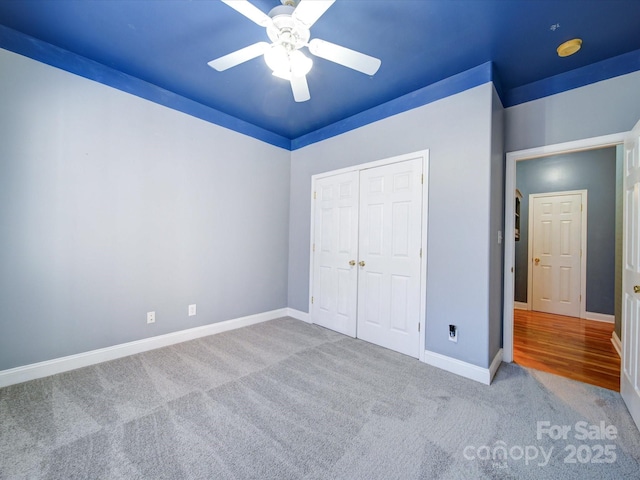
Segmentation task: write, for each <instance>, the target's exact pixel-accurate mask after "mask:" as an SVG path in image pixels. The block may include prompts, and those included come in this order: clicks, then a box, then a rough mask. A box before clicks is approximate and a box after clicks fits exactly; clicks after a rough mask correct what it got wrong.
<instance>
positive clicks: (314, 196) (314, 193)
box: [313, 192, 316, 200]
mask: <svg viewBox="0 0 640 480" xmlns="http://www.w3.org/2000/svg"><path fill="white" fill-rule="evenodd" d="M313 199H314V200H315V199H316V192H313Z"/></svg>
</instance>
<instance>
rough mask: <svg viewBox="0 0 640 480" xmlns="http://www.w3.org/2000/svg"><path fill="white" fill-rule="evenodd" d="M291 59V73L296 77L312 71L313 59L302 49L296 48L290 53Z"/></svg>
mask: <svg viewBox="0 0 640 480" xmlns="http://www.w3.org/2000/svg"><path fill="white" fill-rule="evenodd" d="M289 60H290V62H291V74H292V75H295V76H296V77H301V76H304V75H306V74H307V73H309V72H310V71H311V67H312V66H313V60H311V59H310V58H309V57H307V56H306V55H305V54H304V53H302V52H301V51H300V50H294V51H293V52H291V53H290V54H289Z"/></svg>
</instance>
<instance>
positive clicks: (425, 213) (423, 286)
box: [308, 149, 429, 362]
mask: <svg viewBox="0 0 640 480" xmlns="http://www.w3.org/2000/svg"><path fill="white" fill-rule="evenodd" d="M415 158H422V192H421V199H422V215H421V218H422V227H421V237H422V238H421V239H420V246H421V251H422V255H421V263H420V293H421V295H420V319H419V324H420V326H419V328H420V335H419V339H420V345H419V347H418V353H419V360H420V361H421V362H424V356H425V344H426V338H425V331H426V328H425V321H426V318H425V317H426V311H427V303H426V302H427V231H428V224H429V150H428V149H425V150H418V151H417V152H412V153H407V154H404V155H397V156H394V157H388V158H383V159H380V160H374V161H372V162H367V163H362V164H358V165H352V166H349V167H345V168H340V169H337V170H331V171H328V172H322V173H317V174H315V175H312V176H311V211H310V217H309V218H310V219H311V222H310V223H311V235H310V238H309V306H308V308H309V321H310V322H313V319H312V317H311V312H312V308H311V307H312V305H311V298H312V296H313V253H314V252H313V240H314V233H315V232H314V220H313V219H314V203H313V200H314V198H313V197H314V195H315V191H316V181H317V180H318V179H321V178H325V177H330V176H333V175H339V174H341V173H347V172H354V171H356V172H360V171H361V170H366V169H369V168H375V167H381V166H385V165H391V164H393V163H399V162H404V161H406V160H412V159H415Z"/></svg>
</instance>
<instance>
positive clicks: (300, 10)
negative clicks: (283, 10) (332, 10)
mask: <svg viewBox="0 0 640 480" xmlns="http://www.w3.org/2000/svg"><path fill="white" fill-rule="evenodd" d="M335 1H336V0H300V3H299V4H298V6H297V7H296V9H295V10H294V12H293V18H294V19H296V20H298V21H300V22H302V23H304V24H305V25H306V27H307V28H311V26H312V25H313V24H314V23H316V21H317V20H318V19H319V18H320V17H321V16H322V14H323V13H324V12H326V11H327V9H328V8H329V7H330V6H331V5H333V2H335Z"/></svg>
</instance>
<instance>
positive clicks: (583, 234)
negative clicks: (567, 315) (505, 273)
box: [514, 190, 588, 318]
mask: <svg viewBox="0 0 640 480" xmlns="http://www.w3.org/2000/svg"><path fill="white" fill-rule="evenodd" d="M561 195H580V196H581V200H580V201H581V202H582V207H583V208H582V211H581V214H580V217H581V218H580V222H581V225H580V249H581V251H582V255H581V256H580V317H578V318H586V316H587V275H586V273H587V208H588V204H587V190H567V191H565V192H549V193H531V194H529V213H528V215H529V232H528V234H527V259H528V260H527V310H531V309H532V308H533V268H531V263H532V260H531V259H532V258H533V235H532V232H533V215H532V214H533V201H532V200H533V199H534V198H542V197H556V196H561ZM514 237H515V233H514ZM514 241H515V240H514Z"/></svg>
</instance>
